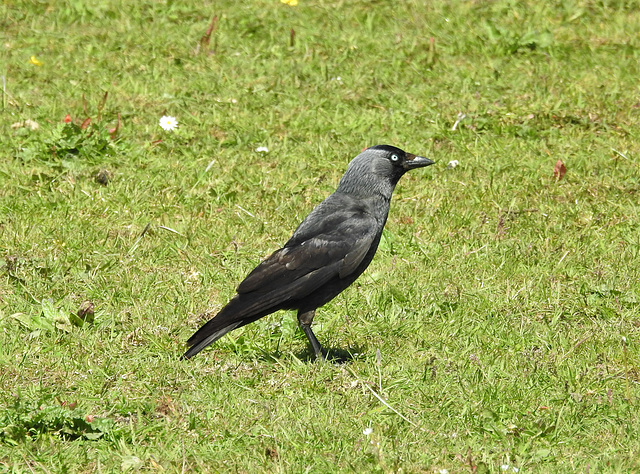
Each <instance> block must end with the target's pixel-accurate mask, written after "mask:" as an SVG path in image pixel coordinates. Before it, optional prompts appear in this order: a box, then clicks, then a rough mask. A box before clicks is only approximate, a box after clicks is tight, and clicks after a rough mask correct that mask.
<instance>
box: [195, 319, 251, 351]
mask: <svg viewBox="0 0 640 474" xmlns="http://www.w3.org/2000/svg"><path fill="white" fill-rule="evenodd" d="M213 322H215V318H213V319H212V320H211V321H209V322H208V323H206V324H205V325H204V326H202V327H201V328H200V329H198V330H197V331H196V333H195V334H194V335H193V336H191V337H190V338H189V340H188V341H187V345H188V346H190V347H189V350H187V352H185V353H184V355H183V356H182V358H183V359H190V358H192V357H193V356H194V355H196V354H197V353H198V352H200V351H201V350H202V349H204V348H205V347H207V346H208V345H209V344H213V343H214V342H216V341H217V340H218V339H220V338H221V337H222V336H224V335H225V334H226V333H228V332H230V331H233V330H234V329H235V328H237V327H238V326H240V325H241V324H242V321H237V322H235V323H233V324H230V325H228V326H225V327H223V328H222V329H218V330H217V331H216V330H215V329H211V328H210V323H213ZM212 331H213V332H212Z"/></svg>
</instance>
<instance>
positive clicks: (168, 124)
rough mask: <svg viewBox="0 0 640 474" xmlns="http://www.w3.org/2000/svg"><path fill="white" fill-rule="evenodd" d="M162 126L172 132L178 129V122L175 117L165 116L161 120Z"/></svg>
mask: <svg viewBox="0 0 640 474" xmlns="http://www.w3.org/2000/svg"><path fill="white" fill-rule="evenodd" d="M160 126H161V127H162V128H163V129H165V130H167V131H168V132H170V131H172V130H175V129H176V128H178V121H177V120H176V118H175V117H171V116H170V115H163V116H162V118H161V119H160Z"/></svg>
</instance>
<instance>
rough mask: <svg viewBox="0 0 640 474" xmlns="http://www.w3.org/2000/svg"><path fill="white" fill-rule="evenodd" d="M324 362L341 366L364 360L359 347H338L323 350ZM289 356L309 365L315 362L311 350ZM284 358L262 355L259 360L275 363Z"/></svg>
mask: <svg viewBox="0 0 640 474" xmlns="http://www.w3.org/2000/svg"><path fill="white" fill-rule="evenodd" d="M324 350H325V361H326V362H329V363H331V364H336V365H342V364H347V363H349V362H351V361H353V360H358V359H363V358H365V354H364V353H363V349H362V348H361V347H349V348H348V349H344V348H340V347H329V348H325V349H324ZM289 354H290V355H291V356H293V357H295V358H296V359H298V360H299V361H301V362H306V363H311V362H314V361H316V360H319V359H317V358H316V356H315V354H314V353H313V351H312V350H311V348H307V349H304V350H301V351H298V352H290V353H289ZM283 357H286V354H284V353H282V352H274V353H264V354H263V355H262V356H261V357H260V358H261V359H263V360H269V361H272V362H273V361H275V360H278V359H282V358H283Z"/></svg>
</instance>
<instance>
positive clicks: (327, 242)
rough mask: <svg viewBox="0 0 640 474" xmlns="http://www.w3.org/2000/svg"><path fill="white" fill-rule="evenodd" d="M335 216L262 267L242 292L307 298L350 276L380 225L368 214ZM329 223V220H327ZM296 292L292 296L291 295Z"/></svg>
mask: <svg viewBox="0 0 640 474" xmlns="http://www.w3.org/2000/svg"><path fill="white" fill-rule="evenodd" d="M341 214H342V216H339V215H335V214H334V215H332V216H331V219H329V220H330V221H331V222H330V225H328V226H326V225H325V226H322V227H323V229H322V230H319V232H317V233H307V235H305V236H303V238H300V235H297V236H296V234H294V237H292V239H291V240H290V241H289V242H287V245H285V247H284V248H282V249H280V250H277V251H276V252H274V253H273V254H272V255H271V256H270V257H269V258H267V259H266V260H265V261H263V262H262V263H261V264H260V265H258V266H257V267H256V268H255V270H253V271H252V272H251V273H250V274H249V275H248V276H247V278H246V279H245V280H244V281H243V282H242V283H240V285H239V286H238V293H239V294H245V293H251V292H256V293H260V294H265V296H266V295H267V294H268V299H269V300H272V299H273V298H275V299H278V298H282V297H283V296H285V295H286V296H288V298H289V299H296V298H300V297H304V296H305V295H306V294H309V293H310V292H312V291H313V290H315V289H317V288H319V287H320V286H322V285H323V284H325V283H326V282H327V281H329V280H330V279H332V278H335V277H340V278H344V277H346V276H348V275H350V274H351V273H352V272H353V271H354V270H356V268H358V265H360V263H361V262H362V260H363V259H364V257H365V255H366V254H367V252H368V251H369V250H370V249H371V245H372V244H373V242H374V241H375V239H376V237H377V234H378V227H379V224H378V222H377V221H376V219H375V218H373V217H372V216H370V215H369V214H366V213H360V212H358V213H352V212H342V213H341ZM325 223H326V221H325ZM291 292H293V293H295V294H289V295H288V293H291Z"/></svg>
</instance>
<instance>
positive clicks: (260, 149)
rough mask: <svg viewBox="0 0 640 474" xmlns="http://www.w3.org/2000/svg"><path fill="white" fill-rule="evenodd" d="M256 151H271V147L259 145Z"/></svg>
mask: <svg viewBox="0 0 640 474" xmlns="http://www.w3.org/2000/svg"><path fill="white" fill-rule="evenodd" d="M256 152H258V153H269V149H268V148H267V147H266V146H259V147H258V148H256Z"/></svg>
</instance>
